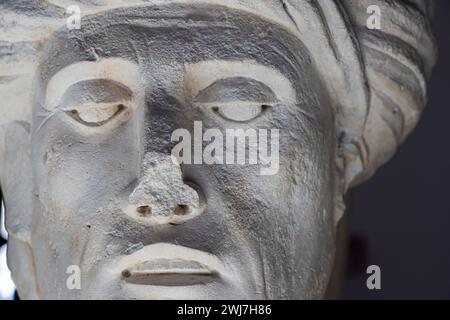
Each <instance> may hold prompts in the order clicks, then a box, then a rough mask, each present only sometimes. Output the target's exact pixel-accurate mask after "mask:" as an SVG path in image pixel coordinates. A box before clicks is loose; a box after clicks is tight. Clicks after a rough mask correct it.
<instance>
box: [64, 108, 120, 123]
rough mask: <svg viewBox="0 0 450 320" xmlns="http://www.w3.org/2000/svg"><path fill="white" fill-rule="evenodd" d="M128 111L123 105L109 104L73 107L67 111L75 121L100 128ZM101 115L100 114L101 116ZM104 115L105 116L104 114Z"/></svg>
mask: <svg viewBox="0 0 450 320" xmlns="http://www.w3.org/2000/svg"><path fill="white" fill-rule="evenodd" d="M125 110H127V107H126V106H125V104H123V103H116V104H107V105H106V106H105V105H103V106H100V107H99V106H83V107H78V108H77V107H72V108H69V109H67V110H65V112H66V114H67V115H69V116H70V117H71V118H73V119H74V120H76V121H78V122H79V123H81V124H83V125H85V126H88V127H100V126H102V125H104V124H106V123H108V122H110V121H112V120H113V119H114V118H116V117H117V116H119V115H120V114H122V113H123V112H125ZM99 113H100V114H99ZM102 113H103V114H102Z"/></svg>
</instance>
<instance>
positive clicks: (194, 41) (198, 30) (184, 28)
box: [40, 4, 308, 82]
mask: <svg viewBox="0 0 450 320" xmlns="http://www.w3.org/2000/svg"><path fill="white" fill-rule="evenodd" d="M99 56H100V58H101V57H122V58H127V59H130V60H134V62H136V63H142V62H144V63H145V62H146V60H148V61H149V62H150V63H152V62H154V59H158V60H159V62H160V63H161V62H162V61H165V60H166V61H167V62H168V63H175V64H176V63H177V60H178V62H181V63H191V62H198V61H201V60H207V59H235V60H238V59H241V60H242V59H253V60H259V61H258V62H260V63H262V64H269V65H274V66H276V67H278V68H281V69H283V68H284V69H285V70H281V71H285V73H287V74H289V73H292V70H287V69H289V68H290V67H292V65H295V64H296V62H297V61H296V60H298V59H307V56H308V54H307V50H306V48H305V47H304V45H303V43H302V42H301V41H300V39H298V37H296V36H295V35H294V34H293V33H291V32H289V31H288V30H286V29H285V28H284V27H283V26H281V25H279V24H276V23H274V22H273V21H272V20H270V19H265V18H264V17H262V16H261V15H255V14H251V13H249V12H246V11H243V10H239V9H233V8H227V7H223V6H211V5H208V6H205V5H204V4H203V5H199V4H197V5H179V4H173V5H166V6H150V7H145V8H144V9H143V8H141V7H131V8H130V7H128V8H118V9H114V10H111V11H107V12H102V13H99V14H95V15H92V16H88V17H85V18H84V19H83V25H82V28H81V29H80V30H68V29H67V28H62V29H60V30H59V31H57V32H55V34H54V35H53V36H52V37H51V38H50V39H49V41H48V43H47V46H46V49H45V50H44V55H43V59H42V64H41V68H40V78H41V79H42V80H44V82H45V80H47V79H49V78H51V76H52V75H53V74H55V73H56V72H57V71H58V70H59V69H61V68H64V67H65V66H66V65H68V64H71V63H75V62H79V61H85V60H95V59H97V58H99ZM169 60H170V61H169ZM297 65H302V63H299V64H298V63H297ZM293 80H295V79H293Z"/></svg>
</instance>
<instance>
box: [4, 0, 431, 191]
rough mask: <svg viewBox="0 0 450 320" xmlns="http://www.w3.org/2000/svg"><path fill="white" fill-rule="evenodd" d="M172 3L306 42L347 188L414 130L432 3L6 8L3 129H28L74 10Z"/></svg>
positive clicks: (81, 0)
mask: <svg viewBox="0 0 450 320" xmlns="http://www.w3.org/2000/svg"><path fill="white" fill-rule="evenodd" d="M170 3H199V4H200V3H202V4H211V5H222V6H226V7H230V8H236V9H241V10H245V11H248V12H250V13H253V14H256V15H260V16H262V17H264V18H266V19H269V20H271V21H273V22H274V23H278V24H280V25H282V26H283V27H285V28H286V29H288V30H289V31H290V32H292V33H294V34H295V35H297V36H298V37H299V38H300V39H301V40H302V41H303V42H304V43H305V45H306V47H307V49H308V50H309V51H310V54H311V57H312V59H313V62H314V63H315V65H316V68H317V69H318V71H319V73H320V76H321V78H322V79H323V81H324V83H325V85H326V87H327V89H328V92H329V94H330V97H331V101H332V102H333V104H334V105H333V107H334V110H335V113H336V119H337V130H338V136H339V147H340V148H339V150H340V153H339V159H338V166H339V168H340V169H341V171H342V178H343V179H342V186H343V189H344V190H346V189H347V188H348V187H350V186H353V185H355V184H357V183H359V182H361V181H362V180H364V179H366V178H367V177H369V176H371V175H372V174H373V172H374V171H375V170H376V169H377V168H378V167H379V166H380V165H381V164H383V163H384V162H385V161H387V160H388V159H389V158H390V157H391V156H392V155H393V153H394V151H395V150H396V148H397V147H398V145H399V144H400V143H401V142H402V141H403V140H404V139H405V137H406V136H407V135H408V134H409V133H410V132H411V131H412V129H413V128H414V127H415V125H416V124H417V121H418V119H419V117H420V114H421V112H422V109H423V107H424V105H425V103H426V79H427V78H428V76H429V75H430V72H431V69H432V67H433V65H434V63H435V58H436V47H435V42H434V38H433V34H432V29H431V21H432V12H433V7H434V1H433V0H227V1H222V0H78V1H67V0H41V1H37V0H4V1H2V2H1V3H0V12H1V13H2V14H1V16H0V97H1V98H2V99H1V102H0V103H1V105H0V124H4V123H8V122H11V121H17V120H21V121H26V122H30V121H31V105H32V102H31V101H32V79H33V76H34V71H35V70H36V68H37V65H38V61H39V58H40V54H41V49H42V47H43V43H44V42H45V40H46V39H47V38H48V37H49V35H50V34H51V32H52V31H54V30H56V29H58V28H60V27H62V26H64V25H65V23H66V19H67V18H68V14H67V13H66V9H67V8H68V7H69V6H70V5H74V4H76V5H78V6H79V7H80V9H81V14H82V16H83V15H89V14H95V13H99V12H102V11H106V10H109V9H114V8H120V7H132V6H153V5H164V4H170ZM371 5H376V6H378V7H379V8H380V13H381V17H380V18H381V29H380V30H371V29H369V28H367V26H366V24H367V20H368V18H369V17H370V13H368V12H367V9H368V7H369V6H371Z"/></svg>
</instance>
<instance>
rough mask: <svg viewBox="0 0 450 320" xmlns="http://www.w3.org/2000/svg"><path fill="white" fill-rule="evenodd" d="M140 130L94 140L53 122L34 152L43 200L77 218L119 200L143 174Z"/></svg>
mask: <svg viewBox="0 0 450 320" xmlns="http://www.w3.org/2000/svg"><path fill="white" fill-rule="evenodd" d="M135 131H136V130H135V126H133V125H132V123H129V124H126V125H124V126H122V127H119V128H117V129H116V130H115V131H114V132H110V133H107V134H104V135H103V136H101V137H100V138H96V141H90V140H89V138H87V137H83V136H81V135H80V133H79V132H76V131H74V130H73V129H70V128H67V127H65V126H64V125H61V124H60V123H59V124H58V125H57V124H56V123H53V124H51V123H49V125H48V128H46V131H45V132H43V133H41V134H40V135H39V136H37V137H36V139H35V141H36V145H37V146H39V147H38V148H36V149H35V150H34V151H33V169H34V174H35V177H36V188H37V194H38V196H39V198H40V201H41V202H43V204H44V205H46V206H50V207H56V208H62V209H64V211H68V214H74V213H79V212H74V211H79V210H80V208H82V207H84V208H86V209H87V210H89V211H92V210H94V209H95V207H97V208H99V207H101V206H104V205H106V204H107V203H108V202H111V201H113V200H116V199H117V198H119V197H120V196H121V193H123V192H124V191H125V190H126V189H127V188H128V186H129V185H130V184H131V183H132V182H133V181H135V179H137V177H138V175H139V159H140V150H139V147H138V145H137V143H136V140H137V139H136V136H137V135H136V132H135ZM47 132H51V134H47Z"/></svg>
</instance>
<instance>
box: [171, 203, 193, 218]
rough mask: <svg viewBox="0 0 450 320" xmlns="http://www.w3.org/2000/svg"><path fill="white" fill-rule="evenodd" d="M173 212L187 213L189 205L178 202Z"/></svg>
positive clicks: (181, 214) (178, 213)
mask: <svg viewBox="0 0 450 320" xmlns="http://www.w3.org/2000/svg"><path fill="white" fill-rule="evenodd" d="M174 212H175V214H177V215H180V216H183V215H186V214H188V213H189V207H188V206H187V205H185V204H178V205H177V206H176V207H175V210H174Z"/></svg>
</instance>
